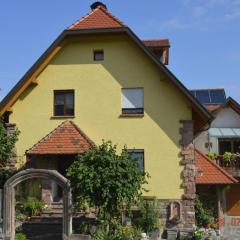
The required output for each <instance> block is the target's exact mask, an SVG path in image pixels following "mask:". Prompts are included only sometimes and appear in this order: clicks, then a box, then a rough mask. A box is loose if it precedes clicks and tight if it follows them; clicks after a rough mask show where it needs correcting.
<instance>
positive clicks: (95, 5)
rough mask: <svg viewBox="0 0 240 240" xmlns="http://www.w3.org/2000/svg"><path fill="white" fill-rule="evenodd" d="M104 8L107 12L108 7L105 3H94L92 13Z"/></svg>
mask: <svg viewBox="0 0 240 240" xmlns="http://www.w3.org/2000/svg"><path fill="white" fill-rule="evenodd" d="M100 6H101V7H102V8H104V9H105V10H107V6H106V5H105V4H104V3H102V2H95V3H93V4H92V5H91V9H92V11H93V10H94V9H96V8H97V7H100Z"/></svg>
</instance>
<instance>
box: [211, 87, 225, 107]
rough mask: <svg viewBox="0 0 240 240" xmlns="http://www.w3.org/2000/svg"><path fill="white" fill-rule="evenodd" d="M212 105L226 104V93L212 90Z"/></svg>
mask: <svg viewBox="0 0 240 240" xmlns="http://www.w3.org/2000/svg"><path fill="white" fill-rule="evenodd" d="M210 97H211V103H212V104H224V103H225V101H226V96H225V92H224V90H223V89H217V90H210Z"/></svg>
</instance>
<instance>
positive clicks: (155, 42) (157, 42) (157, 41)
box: [142, 39, 170, 47]
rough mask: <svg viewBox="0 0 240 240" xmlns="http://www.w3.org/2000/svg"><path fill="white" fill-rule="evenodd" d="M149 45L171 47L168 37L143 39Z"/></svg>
mask: <svg viewBox="0 0 240 240" xmlns="http://www.w3.org/2000/svg"><path fill="white" fill-rule="evenodd" d="M142 41H143V43H144V44H145V45H146V46H147V47H170V43H169V40H168V39H155V40H142Z"/></svg>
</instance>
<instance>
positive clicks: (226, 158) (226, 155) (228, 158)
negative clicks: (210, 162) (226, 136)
mask: <svg viewBox="0 0 240 240" xmlns="http://www.w3.org/2000/svg"><path fill="white" fill-rule="evenodd" d="M232 156H233V154H232V153H231V152H225V153H224V154H223V158H222V159H223V161H225V162H230V161H231V159H232Z"/></svg>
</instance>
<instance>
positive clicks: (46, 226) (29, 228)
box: [22, 221, 62, 240]
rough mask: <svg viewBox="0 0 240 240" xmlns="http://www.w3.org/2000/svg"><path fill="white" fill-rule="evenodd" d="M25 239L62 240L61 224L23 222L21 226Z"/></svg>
mask: <svg viewBox="0 0 240 240" xmlns="http://www.w3.org/2000/svg"><path fill="white" fill-rule="evenodd" d="M22 228H23V232H24V233H25V234H26V235H27V239H29V240H36V239H52V240H60V239H62V234H61V233H62V222H32V221H31V222H25V223H24V224H23V225H22Z"/></svg>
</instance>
